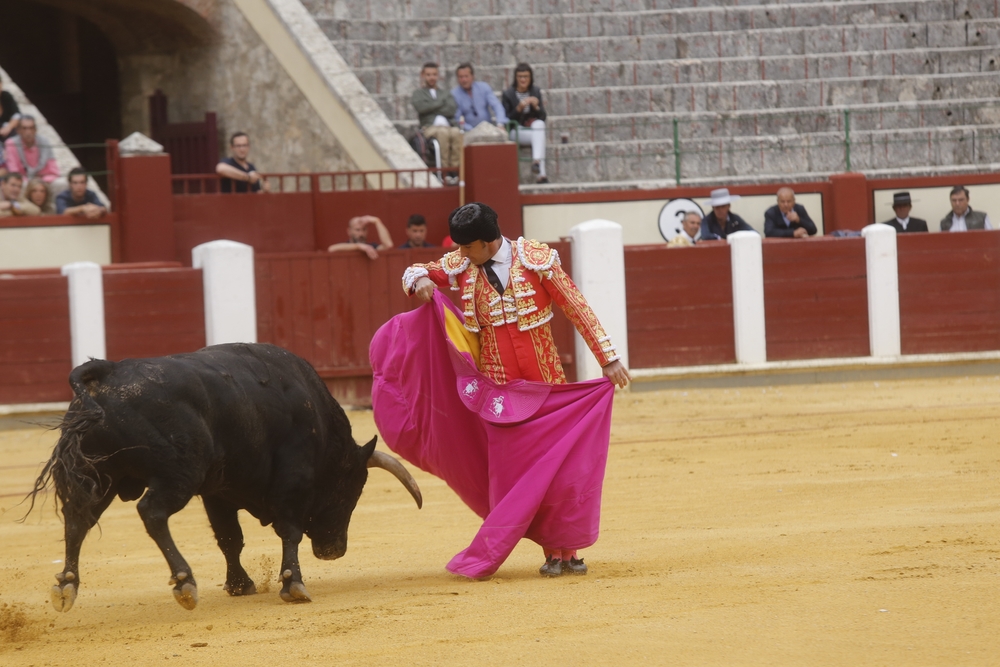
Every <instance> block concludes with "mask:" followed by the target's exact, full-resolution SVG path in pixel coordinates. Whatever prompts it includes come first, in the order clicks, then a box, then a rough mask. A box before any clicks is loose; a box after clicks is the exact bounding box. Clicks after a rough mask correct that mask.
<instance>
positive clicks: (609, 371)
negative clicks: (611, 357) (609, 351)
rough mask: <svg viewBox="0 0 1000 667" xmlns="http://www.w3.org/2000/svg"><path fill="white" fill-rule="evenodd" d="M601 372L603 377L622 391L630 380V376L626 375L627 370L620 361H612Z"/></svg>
mask: <svg viewBox="0 0 1000 667" xmlns="http://www.w3.org/2000/svg"><path fill="white" fill-rule="evenodd" d="M601 371H602V372H603V373H604V377H606V378H608V379H609V380H611V381H612V382H613V383H615V384H616V385H618V386H619V387H621V388H623V389H624V388H625V385H627V384H628V383H629V382H630V381H631V380H632V376H631V375H629V374H628V369H627V368H625V364H623V363H622V362H620V361H612V362H611V363H610V364H608V365H607V366H605V367H603V368H602V369H601Z"/></svg>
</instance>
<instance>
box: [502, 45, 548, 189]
mask: <svg viewBox="0 0 1000 667" xmlns="http://www.w3.org/2000/svg"><path fill="white" fill-rule="evenodd" d="M501 101H502V102H503V108H504V111H506V112H507V118H509V119H510V120H511V121H512V122H514V123H516V125H517V127H514V128H512V129H511V130H510V139H511V141H516V142H517V143H518V145H520V146H531V171H532V173H534V174H536V177H537V180H538V182H539V183H548V182H549V179H548V177H546V175H545V116H546V114H545V105H544V104H542V91H540V90H539V89H538V86H536V85H535V75H534V72H532V71H531V65H529V64H528V63H520V64H518V66H517V67H515V68H514V83H513V85H511V87H510V88H508V89H507V90H505V91H503V97H502V99H501Z"/></svg>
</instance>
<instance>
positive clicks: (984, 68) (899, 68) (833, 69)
mask: <svg viewBox="0 0 1000 667" xmlns="http://www.w3.org/2000/svg"><path fill="white" fill-rule="evenodd" d="M532 68H533V69H534V73H535V82H536V83H537V84H538V85H539V86H540V87H541V89H542V94H543V95H545V94H546V91H548V90H552V89H555V88H588V87H592V86H624V85H632V86H638V85H644V86H652V85H663V84H680V83H700V82H707V81H713V82H720V83H721V82H724V81H732V82H736V81H743V82H747V81H768V80H774V81H789V80H798V79H819V78H821V77H822V76H829V77H837V78H853V77H864V76H915V75H922V74H951V73H954V74H962V73H969V72H990V71H997V70H1000V48H998V47H995V46H974V47H958V48H950V49H929V48H924V49H901V50H894V51H854V52H851V53H835V54H820V55H806V56H769V57H766V58H717V59H695V58H689V59H684V60H658V61H645V60H631V61H622V62H620V63H544V64H541V65H533V66H532ZM513 71H514V66H513V65H508V66H502V67H496V66H494V67H477V68H476V76H477V78H479V79H480V80H482V81H487V82H496V83H495V84H491V85H493V86H494V89H495V90H501V89H502V88H505V87H506V86H507V85H509V82H510V81H511V80H512V76H513ZM354 73H355V74H356V75H357V76H358V78H359V79H361V83H362V84H364V86H365V88H367V89H368V91H369V92H371V93H372V94H375V95H379V94H386V95H387V94H392V93H396V94H400V95H407V96H409V95H411V94H412V93H413V90H414V89H415V88H417V87H418V86H419V85H420V81H419V66H416V67H408V68H399V69H386V68H384V67H359V68H356V69H355V70H354ZM454 78H455V77H454V72H453V71H452V70H451V69H447V70H443V71H442V72H441V79H440V83H439V84H438V85H439V86H441V87H442V88H451V87H454V86H455V85H456V84H455V81H454Z"/></svg>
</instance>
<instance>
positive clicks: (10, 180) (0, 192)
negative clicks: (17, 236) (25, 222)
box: [0, 173, 38, 218]
mask: <svg viewBox="0 0 1000 667" xmlns="http://www.w3.org/2000/svg"><path fill="white" fill-rule="evenodd" d="M23 184H24V179H23V178H22V177H21V174H16V173H10V174H6V175H5V176H4V177H3V180H2V181H0V197H2V198H0V218H7V217H10V216H12V215H13V216H22V215H38V207H36V206H35V205H34V204H30V203H28V202H26V201H24V200H23V199H21V186H22V185H23Z"/></svg>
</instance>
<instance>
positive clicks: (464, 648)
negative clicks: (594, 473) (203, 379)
mask: <svg viewBox="0 0 1000 667" xmlns="http://www.w3.org/2000/svg"><path fill="white" fill-rule="evenodd" d="M998 408H1000V379H998V378H995V377H987V378H976V377H973V378H966V379H959V380H925V381H905V382H882V383H872V382H866V383H855V384H847V385H841V384H836V385H812V386H801V387H782V388H780V389H759V388H757V389H742V390H691V391H687V392H680V391H664V392H658V393H635V394H630V395H621V396H619V397H618V402H617V404H616V406H615V421H614V429H613V435H612V443H611V455H610V461H609V465H608V475H607V481H606V484H605V491H604V516H603V518H604V522H603V531H602V535H601V539H600V541H599V542H598V543H597V544H596V545H595V546H594V547H592V548H590V549H588V550H587V551H586V552H584V555H585V557H586V559H587V563H588V564H589V565H590V568H591V573H590V575H588V576H587V577H562V578H560V579H555V580H544V579H542V578H541V577H539V575H538V574H537V569H538V566H539V565H540V564H541V560H542V559H541V550H540V549H538V548H537V547H536V546H535V545H534V544H531V543H528V542H522V544H521V545H520V546H519V547H518V549H517V550H516V551H515V552H514V554H513V555H512V557H511V558H510V560H508V562H507V563H506V564H505V565H504V566H503V567H502V568H501V570H500V571H499V573H498V574H497V576H496V577H494V578H493V579H491V580H489V581H483V582H477V581H467V580H464V579H461V578H458V577H455V576H452V575H450V574H448V573H447V572H445V570H444V564H445V563H446V562H447V561H448V560H449V558H450V557H451V556H452V555H453V554H454V553H456V552H457V551H459V550H460V549H462V548H463V547H465V546H466V544H467V543H468V541H469V540H470V539H471V538H472V535H473V534H474V533H475V531H476V528H477V527H478V521H477V519H476V517H475V516H474V515H473V514H472V512H470V511H469V510H467V509H466V508H465V507H464V506H463V505H462V504H461V503H460V502H459V501H458V500H457V498H456V497H455V495H454V494H453V493H451V492H450V491H449V489H448V488H447V487H445V486H444V485H443V484H442V483H441V482H439V481H438V480H436V479H433V478H431V477H429V476H428V475H425V474H423V473H420V472H419V471H416V476H417V479H418V481H419V482H420V485H421V487H422V489H423V493H424V498H425V504H424V508H423V510H420V511H418V510H417V509H416V508H415V507H414V505H413V503H412V501H411V499H410V498H409V496H408V495H407V494H406V492H405V490H404V489H403V488H402V487H401V486H400V485H399V484H398V483H397V482H396V481H395V480H394V479H393V478H392V477H391V476H390V475H388V474H385V473H383V472H381V471H373V473H372V476H371V477H370V481H369V484H368V487H367V489H366V491H365V494H364V495H363V496H362V498H361V501H360V503H359V506H358V509H357V511H356V512H355V514H354V521H353V523H352V527H351V534H350V546H349V548H348V551H347V555H346V556H345V557H344V558H343V559H341V560H340V561H336V562H324V561H318V560H316V559H314V558H313V557H312V555H311V553H310V551H309V547H308V545H307V544H306V543H303V548H302V553H303V573H304V576H305V578H306V585H307V586H308V588H309V591H310V593H311V594H312V596H313V599H314V602H312V603H311V604H303V605H288V604H285V603H283V602H281V600H280V599H279V598H278V596H277V586H275V585H274V584H273V583H271V584H270V591H268V592H264V593H262V594H259V595H256V596H252V597H248V598H229V597H228V596H227V595H226V594H225V593H224V592H223V591H222V589H221V586H222V582H223V580H224V575H225V570H224V563H223V559H222V555H221V554H220V552H219V551H218V549H217V548H216V546H215V541H214V538H213V536H212V533H211V530H210V529H209V526H208V521H207V519H206V518H205V514H204V512H203V510H202V508H201V506H200V502H199V501H198V500H195V501H193V502H192V503H191V505H190V506H189V507H188V508H187V509H185V510H184V511H183V512H181V513H180V514H178V515H177V516H176V517H174V519H173V520H172V522H171V527H172V530H173V534H174V538H175V539H176V540H177V542H178V545H179V546H180V548H181V550H182V552H183V553H184V555H185V557H186V558H187V559H188V561H189V562H190V563H191V565H192V567H193V568H194V571H195V574H196V576H197V577H198V581H199V583H200V598H201V600H200V603H199V605H198V608H197V609H195V610H194V611H186V610H184V609H182V608H181V607H180V606H179V605H178V604H177V603H175V602H174V600H173V597H172V596H171V593H170V587H169V586H168V585H167V579H168V577H169V572H168V570H167V567H166V564H165V562H164V560H163V558H162V557H161V555H160V553H159V551H158V550H157V549H156V547H155V545H154V544H153V542H152V540H150V539H149V538H148V537H147V536H146V534H145V532H144V530H143V527H142V523H141V522H140V520H139V518H138V515H137V514H136V512H135V507H134V504H132V503H129V504H124V503H121V502H119V501H116V502H115V504H113V505H112V506H111V508H110V509H109V510H108V512H107V513H105V515H104V519H103V520H102V522H101V529H102V530H101V531H98V530H96V529H95V530H94V531H93V532H92V533H91V535H90V536H89V537H88V539H87V541H86V542H85V543H84V546H83V555H82V560H81V573H82V578H83V587H82V590H81V591H80V596H79V598H78V599H77V601H76V605H75V607H74V608H73V609H72V610H71V611H70V612H69V613H66V614H60V613H57V612H56V611H54V610H53V609H52V607H51V605H50V602H49V587H50V586H51V585H52V584H54V583H55V579H54V578H53V575H54V574H55V573H56V572H57V571H58V570H60V569H61V567H62V566H61V565H60V564H59V563H60V562H61V559H62V558H63V551H62V549H63V545H62V525H61V523H60V522H59V520H58V519H57V518H56V517H55V516H54V514H53V512H52V504H51V500H50V501H49V503H47V505H46V506H45V508H44V509H43V511H41V512H39V511H37V510H36V512H34V513H33V514H32V515H31V516H29V517H28V519H27V521H26V522H25V523H23V524H22V523H17V522H16V519H18V518H19V517H21V516H22V515H23V514H24V508H23V506H22V507H17V506H16V504H17V503H18V502H19V500H20V497H18V496H12V495H9V494H15V493H20V492H23V491H25V490H26V489H27V488H28V486H29V484H30V482H31V481H32V480H33V478H34V476H35V474H36V464H37V462H39V461H42V460H43V459H45V458H47V457H48V453H49V450H50V448H51V447H52V445H53V443H54V441H55V434H54V433H52V432H46V431H43V430H41V429H37V428H23V429H9V428H8V430H3V431H0V508H2V514H0V664H2V665H4V666H10V667H14V666H20V665H36V666H39V667H40V666H42V665H60V666H62V665H65V664H67V663H68V662H73V663H76V664H85V665H91V664H101V663H106V664H130V663H131V664H135V665H147V664H164V661H165V660H166V661H178V662H180V663H183V664H186V665H212V666H213V667H218V666H221V665H241V666H248V667H249V666H251V665H279V664H291V663H294V664H306V665H331V664H341V665H375V664H402V665H441V664H448V665H472V664H480V665H513V664H523V665H544V666H545V667H553V666H555V665H641V664H671V665H678V664H688V665H707V664H713V665H744V664H760V665H860V664H864V665H881V664H898V665H997V664H1000V484H998V482H1000V445H998V442H997V440H998V433H1000V428H998V426H1000V409H998ZM351 419H352V422H353V423H354V428H355V436H356V437H357V438H358V439H359V440H361V441H362V442H363V441H364V440H366V439H368V438H369V437H370V436H371V434H372V433H373V432H374V426H373V422H372V417H371V413H367V412H353V413H351ZM6 425H7V426H8V427H9V426H10V420H7V422H6ZM243 525H244V530H245V532H246V534H247V548H246V550H245V551H244V562H245V563H246V564H247V565H248V566H247V569H248V570H249V571H250V573H251V575H253V576H254V577H255V579H256V580H257V582H258V587H259V588H260V589H264V588H267V587H268V586H267V584H266V583H265V582H266V581H267V580H268V579H273V578H274V576H275V575H276V569H277V563H278V559H279V555H280V551H279V547H280V543H279V541H278V539H277V538H276V537H275V536H274V534H273V532H272V531H271V529H270V528H262V527H261V526H260V525H259V524H255V523H254V522H253V520H252V519H250V518H249V517H248V516H245V515H244V517H243Z"/></svg>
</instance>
